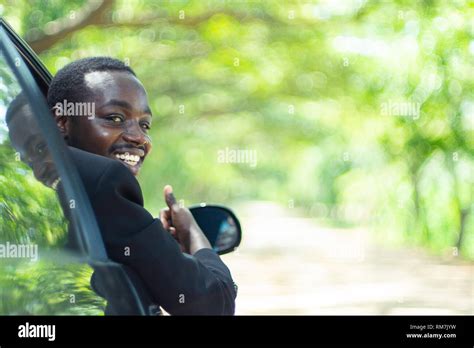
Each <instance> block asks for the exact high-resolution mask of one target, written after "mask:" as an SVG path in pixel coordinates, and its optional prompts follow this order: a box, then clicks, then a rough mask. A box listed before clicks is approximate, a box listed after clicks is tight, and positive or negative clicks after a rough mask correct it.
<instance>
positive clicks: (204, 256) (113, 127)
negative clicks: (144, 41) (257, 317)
mask: <svg viewBox="0 0 474 348" xmlns="http://www.w3.org/2000/svg"><path fill="white" fill-rule="evenodd" d="M58 103H59V104H58ZM70 103H72V105H74V103H80V104H81V105H86V106H87V103H93V105H94V107H93V108H92V107H91V108H87V107H82V110H94V111H95V115H93V116H94V117H91V115H90V114H89V115H87V113H86V112H84V113H82V114H74V112H72V114H71V113H70V112H67V113H64V107H63V108H62V110H61V111H62V112H58V111H59V108H58V107H56V106H58V105H61V104H62V105H71V104H70ZM84 103H86V104H84ZM48 104H49V106H50V107H51V110H52V111H53V113H54V114H55V119H56V123H57V125H58V127H59V129H60V131H61V133H62V135H63V137H64V139H65V140H66V142H67V144H68V145H69V146H70V150H71V156H72V158H73V161H74V163H75V164H76V167H77V169H78V172H79V175H80V176H81V178H82V180H83V182H84V187H85V189H86V192H87V194H88V196H89V200H90V202H91V205H92V208H93V210H94V212H95V215H96V217H97V221H98V224H99V227H100V230H101V233H102V237H103V239H104V243H105V246H106V249H107V253H108V255H109V257H110V258H111V259H112V260H114V261H116V262H119V263H122V264H124V265H126V266H129V267H130V268H131V269H132V270H133V271H135V272H136V273H137V275H138V276H139V277H140V278H141V280H142V281H143V283H144V284H145V287H146V289H147V290H148V292H149V295H150V297H151V298H152V300H153V301H154V303H156V304H158V305H160V306H162V307H163V308H164V309H165V310H166V311H167V312H168V313H170V314H181V315H183V314H184V315H186V314H194V315H196V314H201V315H202V314H204V315H206V314H213V315H216V314H217V315H229V314H233V313H234V310H235V297H236V295H237V293H236V287H235V284H234V283H233V280H232V276H231V274H230V272H229V270H228V268H227V267H226V266H225V264H224V263H223V262H222V260H221V259H220V257H219V256H218V255H217V254H216V253H215V252H214V251H213V250H212V249H211V245H210V243H209V241H208V240H207V238H206V236H205V235H204V233H203V232H202V231H201V229H200V228H199V226H198V224H197V223H196V221H195V220H194V218H193V216H192V214H191V212H190V211H189V209H187V208H184V207H181V206H179V204H177V202H176V199H175V197H174V195H173V193H172V189H171V187H170V186H166V187H165V189H164V197H165V202H166V204H167V206H168V208H167V209H165V210H163V211H162V213H161V217H160V218H161V220H160V219H155V218H153V217H152V216H151V214H150V213H149V212H148V211H147V210H146V209H145V208H144V207H143V195H142V192H141V188H140V185H139V183H138V181H137V180H136V178H135V177H134V176H136V175H137V174H138V173H139V171H140V168H141V166H142V165H143V163H144V161H145V159H146V157H147V155H148V154H149V152H150V151H151V147H152V145H151V139H150V136H149V135H148V131H149V129H150V127H151V120H152V115H151V111H150V107H149V105H148V98H147V94H146V91H145V89H144V87H143V85H142V84H141V82H140V81H139V80H138V79H137V77H136V75H135V73H134V72H133V70H131V69H130V68H129V67H128V66H126V65H125V64H123V63H122V62H120V61H118V60H116V59H112V58H108V57H94V58H85V59H81V60H78V61H75V62H73V63H70V64H68V65H66V66H65V67H64V68H62V69H61V70H60V71H59V72H58V73H57V75H56V76H55V77H54V79H53V81H52V83H51V86H50V90H49V91H48ZM76 109H77V108H74V107H71V110H76ZM132 174H133V175H132ZM59 189H61V184H60V185H59ZM96 278H97V277H96ZM92 284H93V286H94V288H95V290H96V291H97V292H98V293H99V294H101V293H104V292H107V291H103V290H104V289H103V283H102V285H101V281H100V279H95V281H94V280H93V282H92ZM101 287H102V291H101ZM109 290H110V289H109ZM119 307H120V306H117V305H116V304H113V303H112V304H111V303H110V301H109V305H108V308H107V309H106V314H121V309H120V308H119Z"/></svg>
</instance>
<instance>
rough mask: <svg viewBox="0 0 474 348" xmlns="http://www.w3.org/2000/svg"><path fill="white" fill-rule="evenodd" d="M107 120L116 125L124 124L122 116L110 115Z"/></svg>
mask: <svg viewBox="0 0 474 348" xmlns="http://www.w3.org/2000/svg"><path fill="white" fill-rule="evenodd" d="M107 119H108V120H110V121H112V122H114V123H120V122H123V117H122V116H120V115H110V116H109V117H107Z"/></svg>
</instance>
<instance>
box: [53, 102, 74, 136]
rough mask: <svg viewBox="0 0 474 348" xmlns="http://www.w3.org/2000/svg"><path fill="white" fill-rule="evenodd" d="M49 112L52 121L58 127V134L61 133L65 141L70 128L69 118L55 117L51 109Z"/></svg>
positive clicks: (55, 114) (54, 112)
mask: <svg viewBox="0 0 474 348" xmlns="http://www.w3.org/2000/svg"><path fill="white" fill-rule="evenodd" d="M51 112H52V113H53V116H54V121H55V122H56V125H57V126H58V129H59V132H60V133H61V135H62V136H63V138H64V139H65V140H67V138H68V136H69V128H70V126H71V124H70V122H71V120H70V119H69V117H66V116H59V115H57V113H56V110H55V109H52V110H51Z"/></svg>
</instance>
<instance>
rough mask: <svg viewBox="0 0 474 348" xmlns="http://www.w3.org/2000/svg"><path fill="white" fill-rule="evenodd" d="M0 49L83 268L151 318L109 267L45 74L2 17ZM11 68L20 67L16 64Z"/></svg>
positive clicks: (146, 302)
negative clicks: (46, 156)
mask: <svg viewBox="0 0 474 348" xmlns="http://www.w3.org/2000/svg"><path fill="white" fill-rule="evenodd" d="M0 48H1V52H2V55H3V57H4V59H5V61H6V63H7V65H8V67H9V68H10V70H11V71H12V72H13V73H14V76H15V78H16V79H17V82H18V84H19V85H20V87H21V88H22V90H23V92H24V93H25V96H26V98H27V99H28V101H29V102H30V103H31V104H32V105H35V115H36V117H37V118H38V124H39V127H40V130H41V132H42V133H43V135H44V138H45V140H46V143H47V146H48V148H49V150H50V153H51V157H52V159H53V161H54V164H55V166H56V169H57V171H58V173H59V175H60V177H61V182H62V185H63V188H64V194H65V197H66V200H67V201H70V200H71V199H74V200H75V208H74V209H71V210H70V211H69V215H70V216H71V219H70V221H69V223H71V224H73V225H74V229H75V230H76V231H77V233H78V237H79V238H80V240H81V241H82V243H83V246H84V249H85V250H84V252H85V254H86V261H87V263H88V264H89V265H90V266H91V267H92V268H93V269H94V270H95V271H98V272H100V273H102V274H110V277H111V278H112V280H113V282H115V284H116V285H117V286H116V287H115V288H114V289H110V293H109V294H110V295H112V297H114V298H121V299H122V300H121V301H120V303H121V304H123V306H124V308H123V313H124V314H127V315H156V314H157V313H156V310H155V307H156V306H155V305H153V304H152V303H151V301H150V298H149V296H148V294H147V292H146V291H144V287H143V285H142V284H141V281H140V279H138V278H137V277H136V276H135V275H134V272H133V270H131V269H130V268H128V267H126V266H124V265H121V264H118V263H115V262H113V261H111V260H110V259H109V258H108V256H107V252H106V249H105V245H104V241H103V239H102V235H101V233H100V229H99V226H98V223H97V220H96V217H95V214H94V212H93V210H92V206H91V204H90V201H89V198H88V196H87V194H86V191H85V189H84V185H83V182H82V180H81V178H80V176H79V174H78V172H77V169H76V167H75V165H74V163H73V162H72V160H71V158H70V156H69V150H68V148H67V146H66V144H65V143H64V140H63V139H62V137H61V135H60V133H59V130H58V129H57V127H56V124H55V123H54V120H53V118H52V117H51V113H50V110H49V108H48V106H47V103H46V94H47V90H48V88H49V85H50V83H51V74H50V72H49V71H48V70H47V69H46V67H45V66H44V65H43V63H42V62H41V60H40V59H39V58H38V56H37V55H36V54H35V53H34V51H33V50H32V49H31V48H30V47H29V46H28V44H27V43H26V42H25V41H24V40H22V39H21V38H20V37H19V36H18V35H17V33H16V32H15V31H14V30H13V28H12V27H11V26H10V25H9V24H8V23H7V22H6V21H5V20H4V19H3V18H1V17H0ZM18 58H19V59H20V60H18ZM16 62H19V64H15V63H16ZM23 63H24V64H23ZM104 272H105V273H104ZM132 279H133V281H132ZM107 298H109V297H107ZM150 307H153V311H154V312H151V310H150ZM158 314H159V313H158Z"/></svg>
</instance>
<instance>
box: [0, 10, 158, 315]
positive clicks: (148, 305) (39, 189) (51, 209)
mask: <svg viewBox="0 0 474 348" xmlns="http://www.w3.org/2000/svg"><path fill="white" fill-rule="evenodd" d="M0 47H1V53H0V91H1V94H0V219H1V220H0V314H92V315H98V314H101V313H102V311H103V308H104V304H105V303H104V300H103V299H102V298H100V297H98V296H97V295H96V294H95V293H94V292H93V291H92V289H91V287H90V277H91V275H92V272H94V277H95V278H96V279H100V284H101V286H100V289H101V291H100V293H101V295H102V296H103V297H105V298H107V299H108V300H109V302H113V303H114V304H115V305H114V307H115V308H120V311H119V313H116V314H134V315H147V314H157V313H159V311H158V310H157V306H156V305H155V304H153V303H152V302H151V301H150V299H149V297H148V295H147V292H146V291H145V290H144V288H143V286H142V284H141V281H140V279H139V278H138V277H136V276H135V274H134V272H133V271H132V270H130V269H128V268H127V267H125V266H123V265H119V264H117V263H114V262H112V261H111V260H109V259H108V257H107V253H106V250H105V247H104V243H103V240H102V238H101V234H100V231H99V228H98V225H97V221H96V219H95V216H94V214H93V211H92V209H91V206H90V202H89V200H88V197H87V195H86V193H85V190H84V187H83V184H82V181H81V179H80V177H79V175H78V173H77V170H76V168H75V166H74V163H72V161H71V160H70V157H69V155H68V153H69V151H68V148H67V146H65V144H64V141H63V140H62V138H61V137H60V134H59V131H58V130H57V127H56V125H55V123H54V120H53V118H52V117H51V115H50V112H49V110H48V107H47V104H46V101H45V94H46V92H47V88H48V86H49V83H50V80H51V75H50V74H49V72H48V71H47V69H46V68H45V67H44V66H43V64H42V63H41V61H40V60H39V59H38V58H37V56H36V55H35V54H34V52H33V51H32V50H31V49H30V48H29V47H28V45H27V44H26V43H25V42H23V41H22V40H21V38H19V37H18V35H16V33H15V32H14V31H13V30H12V28H11V27H9V26H8V24H7V23H6V22H5V21H4V20H3V19H1V18H0Z"/></svg>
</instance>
